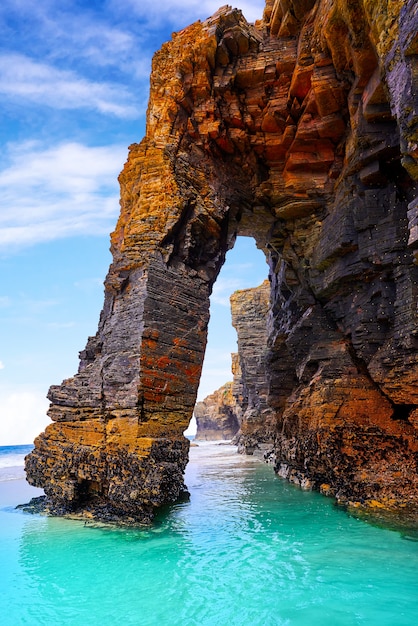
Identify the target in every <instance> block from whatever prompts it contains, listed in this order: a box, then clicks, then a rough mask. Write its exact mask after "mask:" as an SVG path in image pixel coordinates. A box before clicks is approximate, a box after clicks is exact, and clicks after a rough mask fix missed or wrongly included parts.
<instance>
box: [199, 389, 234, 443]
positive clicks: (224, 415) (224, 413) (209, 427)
mask: <svg viewBox="0 0 418 626" xmlns="http://www.w3.org/2000/svg"><path fill="white" fill-rule="evenodd" d="M233 388H234V383H233V382H232V381H231V382H227V383H225V385H222V387H220V388H219V389H217V390H216V391H214V392H213V393H211V394H210V395H209V396H206V398H205V399H204V400H202V401H201V402H197V404H196V406H195V409H194V416H195V418H196V425H197V430H196V437H195V441H221V440H230V439H233V437H234V436H235V435H236V434H237V432H238V430H239V427H240V421H239V414H240V413H241V406H240V405H239V404H237V402H236V398H235V396H234V393H233Z"/></svg>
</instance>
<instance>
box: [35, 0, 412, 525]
mask: <svg viewBox="0 0 418 626" xmlns="http://www.w3.org/2000/svg"><path fill="white" fill-rule="evenodd" d="M417 9H418V7H417V3H416V1H415V0H406V1H404V0H391V1H390V2H388V1H387V0H355V1H353V0H334V1H333V2H329V1H328V0H267V2H266V8H265V11H264V15H263V18H262V19H261V20H260V21H259V22H256V23H255V24H249V23H248V22H247V21H246V20H245V18H244V16H243V15H242V13H241V11H239V10H236V9H233V8H231V7H229V6H224V7H222V8H221V9H219V11H218V12H217V13H215V14H214V15H213V16H212V17H211V18H209V19H207V20H206V21H204V22H197V23H195V24H193V25H191V26H189V27H188V28H185V29H184V30H182V31H180V32H178V33H174V34H173V37H172V40H171V41H170V42H168V43H166V44H165V45H164V46H163V47H162V48H161V50H160V51H159V52H157V53H156V55H155V57H154V60H153V66H152V74H151V92H150V101H149V106H148V113H147V127H146V135H145V137H144V138H143V139H142V141H141V143H139V144H133V145H131V146H130V150H129V157H128V160H127V163H126V165H125V167H124V169H123V171H122V173H121V175H120V186H121V213H120V217H119V220H118V223H117V225H116V228H115V231H114V232H113V233H112V236H111V250H112V254H113V262H112V264H111V266H110V269H109V273H108V275H107V278H106V281H105V301H104V307H103V311H102V314H101V317H100V321H99V327H98V331H97V334H96V335H95V336H94V337H90V338H89V339H88V341H87V345H86V348H85V349H84V350H83V351H82V352H81V353H80V367H79V371H78V373H77V374H75V376H74V377H73V378H70V379H68V380H65V381H64V382H63V383H62V384H61V385H59V386H52V387H51V389H50V391H49V399H50V401H51V406H50V409H49V416H50V417H51V420H52V423H51V424H50V425H49V426H48V427H47V429H46V430H45V432H44V433H42V434H41V435H40V436H39V437H38V438H37V439H36V442H35V449H34V451H33V452H32V453H31V454H30V455H29V456H28V458H27V463H26V471H27V477H28V480H29V482H30V483H31V484H33V485H36V486H38V487H42V488H44V490H45V493H46V497H47V502H48V508H49V510H50V511H51V512H52V513H55V514H62V513H68V512H74V511H81V512H83V511H86V510H87V511H89V514H90V515H93V516H95V517H99V518H100V517H102V518H105V519H110V518H112V519H122V518H128V519H133V520H135V521H149V520H150V519H152V516H153V514H154V512H155V510H156V508H158V507H160V506H161V505H163V504H167V503H170V502H174V501H176V500H177V499H178V498H179V497H180V496H181V494H182V493H183V491H184V483H183V471H184V468H185V465H186V463H187V457H188V445H189V443H188V441H187V439H186V438H185V437H184V436H183V432H184V430H185V429H186V428H187V425H188V423H189V420H190V418H191V416H192V413H193V409H194V405H195V401H196V393H197V387H198V384H199V378H200V373H201V367H202V362H203V356H204V351H205V345H206V335H207V324H208V318H209V296H210V294H211V290H212V286H213V283H214V281H215V280H216V277H217V275H218V273H219V271H220V269H221V267H222V264H223V262H224V259H225V254H226V252H227V250H228V249H229V248H231V247H232V246H233V245H234V241H235V239H236V237H237V236H238V235H244V236H250V237H253V238H254V239H255V241H256V243H257V246H258V247H259V248H260V249H261V250H262V251H264V253H265V255H266V259H267V261H268V264H269V268H270V269H269V277H268V278H269V286H268V290H269V294H268V295H269V304H268V307H267V309H266V315H265V324H266V325H265V330H264V331H263V333H262V334H263V336H264V337H265V344H264V345H263V350H262V352H263V364H262V366H263V368H264V379H263V380H262V381H260V380H259V379H257V381H258V382H257V385H258V388H259V389H260V390H262V401H260V403H258V404H257V402H254V403H253V405H252V408H253V409H254V411H255V413H254V411H253V412H252V413H251V419H252V423H253V424H256V428H254V429H252V430H251V429H250V430H251V436H252V437H253V439H252V445H253V443H254V441H253V440H254V438H255V439H256V438H260V440H261V439H262V438H263V437H267V436H268V438H269V440H271V441H272V443H273V446H274V452H275V457H276V470H277V471H278V472H279V473H280V474H281V475H283V476H285V477H287V478H289V479H291V480H294V481H295V482H299V484H303V485H307V484H309V485H310V486H311V487H313V488H315V489H321V490H322V491H323V492H326V493H332V494H334V495H335V496H336V497H337V499H338V500H339V501H340V502H345V503H348V504H350V503H351V505H352V506H359V507H360V506H361V507H366V508H367V507H370V508H373V507H374V508H376V507H380V508H384V509H385V510H402V511H403V510H404V511H412V512H414V511H417V510H418V475H417V454H418V441H417V428H418V324H417V321H418V320H417V304H418V302H417V300H418V266H417V264H418V190H417V180H418V36H417V32H418V10H417ZM257 376H259V373H257ZM258 408H259V409H260V411H259V414H256V413H257V410H258ZM263 416H265V417H266V420H265V421H263ZM244 430H245V426H244ZM247 430H248V429H247ZM266 430H268V433H267V435H266V432H265V431H266ZM248 432H250V431H248ZM255 443H256V442H255ZM254 445H255V444H254Z"/></svg>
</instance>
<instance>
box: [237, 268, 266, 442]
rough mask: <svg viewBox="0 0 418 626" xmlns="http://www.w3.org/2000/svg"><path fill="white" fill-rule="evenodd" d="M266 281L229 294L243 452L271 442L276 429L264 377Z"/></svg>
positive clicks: (239, 440)
mask: <svg viewBox="0 0 418 626" xmlns="http://www.w3.org/2000/svg"><path fill="white" fill-rule="evenodd" d="M269 299H270V283H269V281H268V280H266V281H264V283H263V284H262V285H260V286H259V287H255V288H253V289H242V290H240V291H236V292H235V293H234V294H233V295H232V296H231V312H232V324H233V325H234V327H235V329H236V331H237V336H238V355H239V363H240V370H241V379H240V382H241V395H242V400H241V406H242V417H241V420H240V424H241V429H240V435H239V438H238V443H239V447H240V449H241V450H243V451H245V452H246V453H247V454H252V453H253V451H254V449H255V448H260V446H261V445H262V444H271V443H272V442H273V441H274V438H275V433H276V421H277V417H276V412H275V411H274V410H272V409H271V408H270V405H269V386H268V380H267V377H266V371H267V364H268V358H269V349H268V346H267V339H268V337H267V313H268V310H269Z"/></svg>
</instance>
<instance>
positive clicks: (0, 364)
mask: <svg viewBox="0 0 418 626" xmlns="http://www.w3.org/2000/svg"><path fill="white" fill-rule="evenodd" d="M0 370H4V363H3V361H0Z"/></svg>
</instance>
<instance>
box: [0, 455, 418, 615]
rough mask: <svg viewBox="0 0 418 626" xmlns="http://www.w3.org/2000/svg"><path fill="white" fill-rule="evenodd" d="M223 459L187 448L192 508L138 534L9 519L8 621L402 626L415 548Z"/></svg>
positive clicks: (414, 602) (417, 605) (417, 604)
mask: <svg viewBox="0 0 418 626" xmlns="http://www.w3.org/2000/svg"><path fill="white" fill-rule="evenodd" d="M234 452H235V449H233V448H231V447H229V446H213V445H212V446H209V445H207V444H206V445H201V446H199V448H191V462H190V464H189V466H188V470H187V476H186V483H187V485H188V488H189V490H190V492H191V501H190V502H187V503H182V504H179V505H177V506H175V507H173V508H171V509H170V510H169V511H168V512H166V513H165V514H164V515H161V516H160V517H159V518H158V519H157V521H156V524H155V526H153V527H152V528H150V529H146V530H135V529H126V528H125V529H115V528H106V527H98V526H93V525H84V523H83V522H78V521H76V522H75V521H69V520H63V519H53V518H52V519H51V518H42V517H36V516H34V517H31V516H25V515H23V514H21V513H19V514H18V513H14V514H11V513H9V518H13V520H14V521H16V520H19V523H20V524H21V528H20V530H19V529H17V530H16V525H15V530H14V531H13V532H15V538H16V541H15V544H14V547H11V548H10V549H9V553H7V555H6V556H7V558H8V562H9V565H10V572H11V575H10V576H8V579H7V584H6V591H4V589H3V595H2V602H6V600H7V604H4V605H3V606H2V607H1V608H2V609H3V611H4V610H5V607H6V606H7V614H8V615H9V616H10V622H9V623H10V624H13V625H14V624H40V625H42V624H45V625H51V624H60V625H61V624H69V625H70V624H71V625H72V626H79V625H80V626H81V625H83V626H84V625H85V624H89V625H92V626H95V625H99V624H100V625H106V626H112V625H116V624H132V625H133V624H135V625H138V624H139V625H141V626H154V625H157V624H158V625H159V626H176V625H179V626H188V625H190V626H192V625H196V626H209V625H219V626H221V625H222V626H224V625H227V626H234V625H237V626H238V625H239V626H258V625H259V626H267V625H293V624H296V625H299V624H300V625H303V626H306V625H307V624H312V625H313V626H316V625H321V626H323V625H324V624H328V623H329V624H333V625H350V626H351V625H353V624H379V626H381V625H387V626H389V625H390V626H393V625H394V624H396V625H397V626H406V625H408V626H410V625H411V624H413V623H415V617H416V611H417V609H418V593H417V590H418V573H417V572H418V567H417V565H418V544H414V543H411V542H405V541H402V540H401V538H400V535H399V534H398V533H395V532H391V531H385V530H381V529H376V528H373V527H372V526H369V525H367V524H365V523H363V522H361V521H358V520H355V519H353V518H350V517H348V516H347V515H345V514H344V513H343V512H342V511H340V510H337V509H335V508H334V507H333V504H332V501H331V500H328V499H326V498H324V497H322V496H320V495H318V494H316V493H307V492H302V491H299V490H298V489H297V488H296V487H294V486H292V485H289V484H288V483H286V482H284V481H282V480H281V479H279V478H277V477H275V476H274V475H273V472H272V469H271V467H269V466H265V465H264V464H262V463H261V462H259V461H257V460H255V459H253V458H251V457H242V456H240V455H237V454H235V453H234ZM232 453H233V454H232ZM1 556H2V554H1V553H0V557H1Z"/></svg>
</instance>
